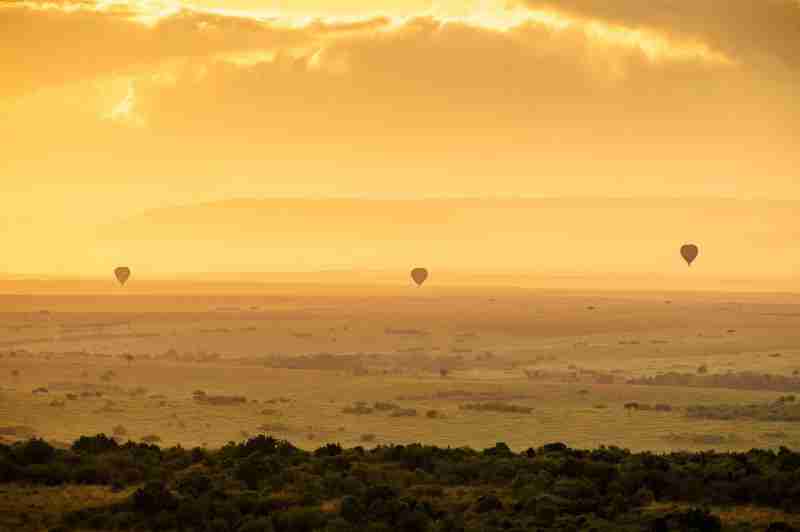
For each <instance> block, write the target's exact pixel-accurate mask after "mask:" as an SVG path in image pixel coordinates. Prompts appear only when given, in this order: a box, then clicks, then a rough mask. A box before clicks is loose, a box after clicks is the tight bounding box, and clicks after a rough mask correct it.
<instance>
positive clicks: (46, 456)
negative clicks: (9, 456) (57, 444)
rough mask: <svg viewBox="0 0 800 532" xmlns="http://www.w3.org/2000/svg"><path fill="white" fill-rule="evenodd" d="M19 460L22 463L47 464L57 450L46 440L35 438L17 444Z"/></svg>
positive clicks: (16, 450)
mask: <svg viewBox="0 0 800 532" xmlns="http://www.w3.org/2000/svg"><path fill="white" fill-rule="evenodd" d="M14 450H15V453H14V454H15V455H16V458H17V462H18V463H20V464H21V465H32V464H47V463H50V462H51V461H52V460H53V458H55V455H56V450H55V448H54V447H52V446H51V445H50V444H49V443H47V442H46V441H44V440H41V439H38V438H34V439H32V440H28V441H27V442H25V443H23V444H19V445H17V446H15V449H14Z"/></svg>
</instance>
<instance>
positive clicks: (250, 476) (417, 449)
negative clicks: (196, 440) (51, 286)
mask: <svg viewBox="0 0 800 532" xmlns="http://www.w3.org/2000/svg"><path fill="white" fill-rule="evenodd" d="M0 481H2V482H27V483H33V484H43V485H58V484H64V483H91V484H114V485H116V486H138V489H136V490H135V492H134V493H133V495H132V496H130V497H129V498H128V499H126V500H124V501H122V502H121V503H118V504H115V505H112V506H108V507H103V508H91V509H84V510H80V511H77V512H73V513H70V514H67V515H65V516H64V517H63V522H62V528H63V529H64V530H71V529H81V530H85V529H89V530H155V531H161V530H163V531H173V530H174V531H192V530H196V531H198V532H206V531H212V530H213V531H216V530H219V531H223V530H224V531H232V532H242V531H244V532H295V531H298V532H303V531H308V532H311V531H323V532H355V531H359V532H360V531H362V530H364V531H378V530H386V531H407V532H426V531H427V532H459V531H464V532H467V531H472V530H475V531H491V532H494V531H500V530H510V531H522V530H595V531H616V530H620V531H631V532H633V531H642V532H649V531H653V532H656V531H673V530H674V531H709V532H716V531H720V530H722V525H721V523H720V520H719V518H718V517H716V516H715V515H713V514H712V513H709V512H708V511H706V510H704V509H700V508H706V507H709V506H717V505H723V506H736V505H757V506H763V507H768V508H774V509H778V510H791V509H793V508H795V507H796V503H797V500H799V499H800V454H798V453H795V452H793V451H791V450H789V449H786V448H782V449H780V450H779V451H777V452H775V451H766V450H755V449H754V450H751V451H749V452H747V453H716V452H702V453H687V452H680V453H670V454H664V455H656V454H652V453H631V452H630V451H627V450H624V449H620V448H617V447H600V448H598V449H594V450H576V449H570V448H569V447H567V446H566V445H565V444H563V443H552V444H548V445H545V446H543V447H540V448H538V449H528V450H527V451H525V452H523V453H516V452H514V451H513V450H511V449H510V448H509V447H508V446H507V445H506V444H504V443H498V444H496V445H495V446H494V447H491V448H488V449H485V450H483V451H475V450H472V449H467V448H457V449H453V448H446V449H445V448H439V447H434V446H424V445H419V444H412V445H390V446H378V447H376V448H373V449H371V450H365V449H363V448H360V447H358V448H354V449H343V448H342V447H341V446H340V445H338V444H328V445H325V446H324V447H321V448H319V449H317V450H316V451H315V452H313V453H309V452H305V451H303V450H301V449H298V448H296V447H294V446H293V445H292V444H290V443H289V442H286V441H283V440H278V439H275V438H272V437H269V436H265V435H261V436H258V437H255V438H251V439H249V440H247V441H246V442H242V443H233V442H231V443H229V444H228V445H226V446H225V447H223V448H222V449H220V450H218V451H202V450H199V449H195V450H184V449H182V448H180V447H176V448H170V449H161V448H159V447H157V446H152V445H145V444H135V443H130V442H129V443H126V444H123V445H120V444H118V443H117V442H115V441H114V440H113V439H111V438H108V437H107V436H104V435H102V434H101V435H98V436H94V437H82V438H80V439H79V440H77V441H76V442H75V443H74V444H73V446H72V448H71V449H69V450H61V449H55V448H53V447H52V446H50V445H49V444H48V443H46V442H44V441H42V440H37V439H34V440H30V441H28V442H24V443H18V444H15V445H13V446H6V445H0ZM654 502H662V503H663V502H669V503H678V504H679V506H678V507H681V508H686V509H685V510H681V511H672V512H669V513H665V512H664V511H662V512H661V513H659V512H658V511H657V510H655V509H653V508H655V507H652V506H651V505H652V503H654ZM762 529H763V527H762ZM742 530H747V528H744V529H742ZM750 530H755V528H750ZM769 530H771V531H775V532H778V531H782V530H791V527H788V525H786V524H785V523H781V522H775V523H772V524H771V525H770V526H769Z"/></svg>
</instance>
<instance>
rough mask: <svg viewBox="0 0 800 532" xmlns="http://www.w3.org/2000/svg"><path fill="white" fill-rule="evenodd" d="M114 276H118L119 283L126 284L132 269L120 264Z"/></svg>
mask: <svg viewBox="0 0 800 532" xmlns="http://www.w3.org/2000/svg"><path fill="white" fill-rule="evenodd" d="M114 276H115V277H116V278H117V281H119V284H121V285H124V284H125V283H126V282H127V281H128V278H129V277H130V276H131V269H130V268H126V267H124V266H120V267H119V268H117V269H115V270H114Z"/></svg>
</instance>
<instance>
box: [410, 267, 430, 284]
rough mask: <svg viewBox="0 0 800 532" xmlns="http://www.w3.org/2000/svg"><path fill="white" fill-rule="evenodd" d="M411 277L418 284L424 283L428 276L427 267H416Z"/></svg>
mask: <svg viewBox="0 0 800 532" xmlns="http://www.w3.org/2000/svg"><path fill="white" fill-rule="evenodd" d="M411 278H412V279H413V280H414V282H415V283H417V286H422V283H424V282H425V279H427V278H428V270H426V269H425V268H414V269H413V270H411Z"/></svg>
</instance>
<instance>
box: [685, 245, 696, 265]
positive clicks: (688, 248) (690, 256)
mask: <svg viewBox="0 0 800 532" xmlns="http://www.w3.org/2000/svg"><path fill="white" fill-rule="evenodd" d="M699 254H700V250H699V249H698V248H697V246H695V245H694V244H685V245H683V246H681V256H682V257H683V260H685V261H686V263H687V264H688V265H689V266H691V265H692V263H693V262H694V259H696V258H697V255H699Z"/></svg>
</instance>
